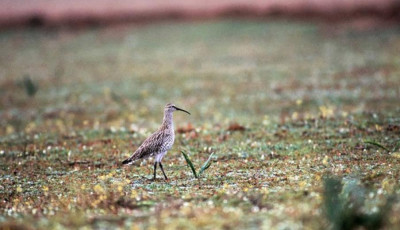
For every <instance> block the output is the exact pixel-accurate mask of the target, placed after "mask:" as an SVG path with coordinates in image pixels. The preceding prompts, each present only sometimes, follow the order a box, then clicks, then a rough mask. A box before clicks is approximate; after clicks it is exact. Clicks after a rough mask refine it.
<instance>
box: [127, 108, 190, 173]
mask: <svg viewBox="0 0 400 230" xmlns="http://www.w3.org/2000/svg"><path fill="white" fill-rule="evenodd" d="M175 111H182V112H185V113H187V114H189V115H190V113H189V112H188V111H186V110H184V109H181V108H178V107H176V106H175V105H174V104H172V103H168V104H166V105H165V107H164V117H163V121H162V124H161V127H160V128H159V129H158V130H157V131H156V132H154V133H153V134H151V135H150V136H149V137H148V138H147V139H146V140H144V141H143V143H142V144H141V145H140V146H139V148H138V149H137V150H136V151H135V152H134V153H133V154H132V155H131V156H130V157H129V158H128V159H126V160H124V161H122V164H123V165H130V164H132V163H133V162H135V161H136V160H139V159H146V158H148V157H154V158H155V160H154V177H153V180H156V170H157V164H158V165H159V166H160V168H161V171H162V173H163V175H164V178H165V180H168V177H167V175H165V172H164V169H163V165H162V163H161V160H162V159H163V157H164V156H165V154H167V152H168V150H170V149H171V147H172V145H173V144H174V140H175V132H174V121H173V112H175Z"/></svg>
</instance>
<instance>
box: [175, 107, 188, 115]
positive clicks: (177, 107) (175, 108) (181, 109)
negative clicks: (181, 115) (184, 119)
mask: <svg viewBox="0 0 400 230" xmlns="http://www.w3.org/2000/svg"><path fill="white" fill-rule="evenodd" d="M174 108H175V109H176V110H179V111H182V112H185V113H187V114H189V115H190V113H189V112H188V111H186V110H184V109H181V108H178V107H176V106H174Z"/></svg>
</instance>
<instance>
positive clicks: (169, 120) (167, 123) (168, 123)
mask: <svg viewBox="0 0 400 230" xmlns="http://www.w3.org/2000/svg"><path fill="white" fill-rule="evenodd" d="M162 126H164V127H165V128H172V129H173V128H174V121H173V115H172V113H171V112H164V118H163V123H162Z"/></svg>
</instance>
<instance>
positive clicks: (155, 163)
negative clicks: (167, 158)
mask: <svg viewBox="0 0 400 230" xmlns="http://www.w3.org/2000/svg"><path fill="white" fill-rule="evenodd" d="M161 169H162V168H161ZM156 170H157V161H156V162H154V177H153V180H156Z"/></svg>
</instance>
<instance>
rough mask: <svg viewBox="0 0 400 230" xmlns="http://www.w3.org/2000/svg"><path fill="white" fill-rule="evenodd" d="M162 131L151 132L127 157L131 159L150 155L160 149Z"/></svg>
mask: <svg viewBox="0 0 400 230" xmlns="http://www.w3.org/2000/svg"><path fill="white" fill-rule="evenodd" d="M164 135H165V133H164V132H155V133H153V134H151V135H150V136H149V137H148V138H147V139H146V140H145V141H144V142H143V143H142V144H141V145H140V146H139V148H138V149H137V150H136V151H135V152H134V153H133V154H132V156H131V157H130V158H129V159H130V160H131V161H133V160H137V159H142V158H146V157H150V156H152V154H154V153H157V152H159V151H160V150H161V148H162V145H163V137H164Z"/></svg>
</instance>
